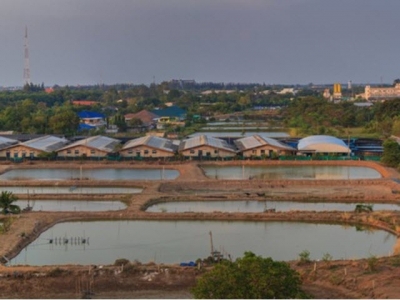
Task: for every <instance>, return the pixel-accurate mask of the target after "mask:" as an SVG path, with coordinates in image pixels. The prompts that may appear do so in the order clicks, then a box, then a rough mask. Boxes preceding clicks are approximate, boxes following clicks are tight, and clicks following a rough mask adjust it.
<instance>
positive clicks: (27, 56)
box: [24, 26, 31, 84]
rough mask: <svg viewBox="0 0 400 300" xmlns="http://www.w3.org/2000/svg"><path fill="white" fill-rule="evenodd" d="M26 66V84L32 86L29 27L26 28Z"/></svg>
mask: <svg viewBox="0 0 400 300" xmlns="http://www.w3.org/2000/svg"><path fill="white" fill-rule="evenodd" d="M24 48H25V65H24V84H31V71H30V68H29V49H28V27H27V26H25V47H24Z"/></svg>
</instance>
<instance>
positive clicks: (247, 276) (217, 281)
mask: <svg viewBox="0 0 400 300" xmlns="http://www.w3.org/2000/svg"><path fill="white" fill-rule="evenodd" d="M300 285H301V280H300V276H299V274H298V273H297V272H296V271H295V270H292V269H291V268H290V266H289V265H288V264H287V263H285V262H277V261H273V260H272V259H271V258H269V257H268V258H262V257H261V256H256V255H255V254H254V253H252V252H245V253H244V257H242V258H238V259H237V260H236V261H235V262H230V261H222V262H221V263H219V264H217V265H216V266H215V267H214V268H213V269H212V270H211V271H209V272H207V273H205V274H204V275H203V276H202V277H201V278H200V279H199V280H198V281H197V283H196V285H195V287H194V288H193V289H192V293H193V295H194V297H195V298H205V299H210V298H214V299H233V298H236V299H240V298H241V299H261V298H267V299H272V298H307V295H306V294H305V293H304V292H303V291H302V290H301V288H300Z"/></svg>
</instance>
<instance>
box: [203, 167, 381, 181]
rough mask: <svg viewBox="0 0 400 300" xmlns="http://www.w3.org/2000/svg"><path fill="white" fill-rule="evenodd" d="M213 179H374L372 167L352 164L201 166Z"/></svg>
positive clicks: (378, 175)
mask: <svg viewBox="0 0 400 300" xmlns="http://www.w3.org/2000/svg"><path fill="white" fill-rule="evenodd" d="M202 169H203V170H204V173H205V175H206V176H207V177H208V178H214V179H232V180H234V179H247V180H248V179H309V180H315V179H374V178H375V179H376V178H381V177H382V176H381V174H380V173H379V172H378V171H376V170H375V169H373V168H368V167H354V166H245V165H243V166H212V165H204V166H202Z"/></svg>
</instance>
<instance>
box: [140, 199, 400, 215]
mask: <svg viewBox="0 0 400 300" xmlns="http://www.w3.org/2000/svg"><path fill="white" fill-rule="evenodd" d="M357 204H358V203H331V202H325V203H324V202H297V201H273V200H266V201H249V200H236V201H182V202H163V203H158V204H154V205H152V206H150V207H149V208H147V210H146V211H148V212H213V211H220V212H263V211H265V210H267V209H274V210H275V211H291V210H307V211H335V210H336V211H354V209H355V207H356V205H357ZM370 204H372V205H373V210H399V209H400V205H399V204H385V203H370Z"/></svg>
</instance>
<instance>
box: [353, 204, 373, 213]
mask: <svg viewBox="0 0 400 300" xmlns="http://www.w3.org/2000/svg"><path fill="white" fill-rule="evenodd" d="M373 207H374V205H373V204H357V205H356V208H355V209H354V212H356V213H362V212H372V211H373Z"/></svg>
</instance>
